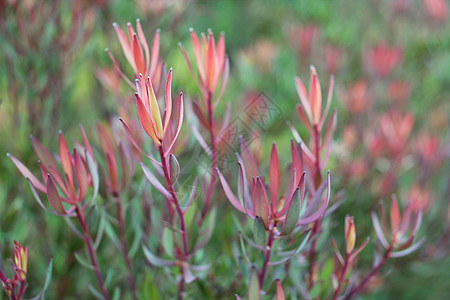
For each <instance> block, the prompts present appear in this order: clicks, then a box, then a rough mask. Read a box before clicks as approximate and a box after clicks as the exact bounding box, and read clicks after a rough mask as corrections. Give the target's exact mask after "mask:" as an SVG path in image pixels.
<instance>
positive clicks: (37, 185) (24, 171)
mask: <svg viewBox="0 0 450 300" xmlns="http://www.w3.org/2000/svg"><path fill="white" fill-rule="evenodd" d="M6 155H7V156H8V157H9V158H10V159H11V160H12V162H13V163H14V164H15V165H16V167H17V169H18V170H19V171H20V173H22V175H23V177H25V178H27V179H28V180H29V181H30V182H31V184H33V186H34V187H35V188H36V189H38V190H40V191H41V192H44V193H45V191H46V188H45V186H44V185H43V184H42V183H41V182H40V181H39V179H37V178H36V176H34V175H33V173H31V172H30V170H28V168H27V167H25V165H24V164H22V163H21V162H20V161H19V160H18V159H17V158H15V157H14V156H12V155H11V154H9V153H8V154H6Z"/></svg>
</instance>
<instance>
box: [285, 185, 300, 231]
mask: <svg viewBox="0 0 450 300" xmlns="http://www.w3.org/2000/svg"><path fill="white" fill-rule="evenodd" d="M299 217H300V189H298V188H297V190H296V191H295V194H294V196H293V197H292V200H291V203H290V204H289V209H288V211H287V215H286V220H285V222H284V226H283V230H282V231H281V234H282V235H288V234H290V233H291V232H292V231H293V230H294V229H295V227H296V226H297V222H298V219H299Z"/></svg>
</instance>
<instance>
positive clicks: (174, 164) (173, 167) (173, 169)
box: [169, 154, 180, 185]
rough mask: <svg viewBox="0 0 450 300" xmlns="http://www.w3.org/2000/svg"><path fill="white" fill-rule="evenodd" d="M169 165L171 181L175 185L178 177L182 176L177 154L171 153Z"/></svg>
mask: <svg viewBox="0 0 450 300" xmlns="http://www.w3.org/2000/svg"><path fill="white" fill-rule="evenodd" d="M169 167H170V182H171V183H172V185H174V184H175V183H176V182H177V180H178V177H180V164H179V163H178V160H177V158H176V157H175V155H173V154H170V156H169Z"/></svg>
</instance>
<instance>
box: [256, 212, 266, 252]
mask: <svg viewBox="0 0 450 300" xmlns="http://www.w3.org/2000/svg"><path fill="white" fill-rule="evenodd" d="M253 237H254V238H255V242H256V243H257V244H259V245H261V246H263V247H264V246H265V245H266V229H265V227H264V223H263V222H262V220H261V218H259V217H255V222H254V223H253Z"/></svg>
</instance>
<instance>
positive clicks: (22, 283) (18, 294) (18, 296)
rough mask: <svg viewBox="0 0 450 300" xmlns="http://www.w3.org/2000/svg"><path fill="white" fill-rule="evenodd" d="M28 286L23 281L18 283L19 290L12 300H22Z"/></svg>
mask: <svg viewBox="0 0 450 300" xmlns="http://www.w3.org/2000/svg"><path fill="white" fill-rule="evenodd" d="M27 287H28V285H27V284H26V282H25V281H20V288H19V292H18V293H17V296H14V299H22V296H23V294H24V293H25V291H26V289H27Z"/></svg>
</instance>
